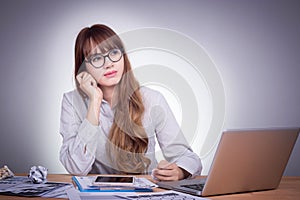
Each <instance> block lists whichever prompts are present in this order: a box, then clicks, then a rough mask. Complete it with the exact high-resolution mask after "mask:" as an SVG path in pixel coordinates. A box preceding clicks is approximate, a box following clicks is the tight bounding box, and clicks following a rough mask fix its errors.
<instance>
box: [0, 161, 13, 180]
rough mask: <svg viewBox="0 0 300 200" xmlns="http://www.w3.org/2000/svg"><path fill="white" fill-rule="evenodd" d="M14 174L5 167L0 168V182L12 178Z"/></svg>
mask: <svg viewBox="0 0 300 200" xmlns="http://www.w3.org/2000/svg"><path fill="white" fill-rule="evenodd" d="M14 176H15V175H14V173H13V172H12V171H11V170H10V169H9V168H8V167H7V166H6V165H4V167H2V168H0V180H2V179H6V178H10V177H14Z"/></svg>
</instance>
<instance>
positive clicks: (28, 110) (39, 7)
mask: <svg viewBox="0 0 300 200" xmlns="http://www.w3.org/2000/svg"><path fill="white" fill-rule="evenodd" d="M299 8H300V3H299V1H296V0H295V1H291V0H288V1H287V0H280V1H279V0H276V1H274V0H264V1H261V0H251V1H244V0H224V1H221V0H220V1H216V0H215V1H214V0H213V1H209V0H207V1H199V0H198V1H184V0H182V1H178V0H177V1H138V0H137V1H84V2H81V1H29V0H27V1H25V0H24V1H12V0H7V1H3V0H2V1H1V7H0V23H1V24H0V27H1V33H0V35H1V37H0V40H1V43H0V44H1V45H0V49H1V66H0V70H1V71H0V74H1V78H0V91H1V97H0V98H1V101H0V111H1V112H0V117H1V118H0V125H1V129H0V132H1V143H0V145H1V146H0V166H1V167H2V166H3V165H5V164H6V165H8V166H9V167H10V168H11V169H12V170H13V171H14V172H28V171H29V169H30V167H31V166H32V165H43V166H45V167H47V168H48V169H49V172H50V173H65V170H64V168H63V166H62V165H61V164H60V162H59V158H58V156H59V148H60V146H61V142H62V139H61V137H60V135H59V117H60V106H61V98H62V94H63V93H64V92H66V91H68V90H71V89H72V88H74V84H73V80H72V76H73V51H74V50H73V48H74V41H75V37H76V35H77V33H78V32H79V30H81V29H82V28H83V27H85V26H89V25H92V24H94V23H105V24H107V25H110V26H111V27H113V29H114V30H116V32H125V31H130V30H132V29H136V28H143V27H161V28H168V29H172V30H176V31H179V32H181V33H183V34H185V35H187V36H189V37H190V38H192V39H193V40H195V41H196V42H197V43H199V44H201V45H202V46H203V47H204V48H205V49H206V52H207V53H208V54H209V56H210V57H211V59H212V60H213V61H214V63H215V65H216V67H217V68H218V70H219V72H220V76H221V77H222V80H223V84H224V88H225V94H226V119H225V124H224V129H232V128H252V127H255V128H260V127H280V126H284V127H287V126H300V103H299V102H300V92H299V87H300V79H299V75H300V67H299V61H300V40H299V35H300V21H299V18H300V12H299ZM299 140H300V139H298V141H297V143H296V146H295V148H294V151H293V153H292V155H291V158H290V161H289V163H288V166H287V169H286V171H285V175H298V176H299V175H300V170H299V169H300V158H299V152H300V143H299ZM212 156H213V152H212V153H211V155H210V157H211V158H212ZM208 167H209V164H208V166H207V167H206V168H208ZM206 171H207V170H206Z"/></svg>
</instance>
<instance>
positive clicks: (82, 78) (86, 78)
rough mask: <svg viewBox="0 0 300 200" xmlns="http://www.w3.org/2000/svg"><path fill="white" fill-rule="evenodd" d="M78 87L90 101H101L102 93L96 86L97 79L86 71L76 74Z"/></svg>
mask: <svg viewBox="0 0 300 200" xmlns="http://www.w3.org/2000/svg"><path fill="white" fill-rule="evenodd" d="M76 79H77V81H78V83H79V87H80V89H81V90H82V91H83V92H84V93H85V94H86V95H87V96H88V97H89V99H90V100H91V101H95V100H97V101H99V100H100V101H101V100H102V98H103V93H102V91H101V89H100V88H99V87H98V86H97V81H96V80H95V79H94V78H93V77H92V75H91V74H89V73H88V72H81V73H79V74H78V75H77V76H76Z"/></svg>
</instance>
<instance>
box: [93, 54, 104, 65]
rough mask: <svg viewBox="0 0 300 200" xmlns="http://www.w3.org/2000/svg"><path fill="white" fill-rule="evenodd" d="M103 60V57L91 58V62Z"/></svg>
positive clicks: (95, 56)
mask: <svg viewBox="0 0 300 200" xmlns="http://www.w3.org/2000/svg"><path fill="white" fill-rule="evenodd" d="M102 60H103V56H102V55H94V56H92V57H91V61H92V62H93V63H94V62H101V61H102Z"/></svg>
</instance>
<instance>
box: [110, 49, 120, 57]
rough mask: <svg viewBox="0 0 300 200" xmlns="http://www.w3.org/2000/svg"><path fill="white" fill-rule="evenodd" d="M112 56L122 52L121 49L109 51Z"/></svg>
mask: <svg viewBox="0 0 300 200" xmlns="http://www.w3.org/2000/svg"><path fill="white" fill-rule="evenodd" d="M109 54H110V55H111V56H115V55H118V54H120V50H119V49H113V50H111V52H110V53H109Z"/></svg>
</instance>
